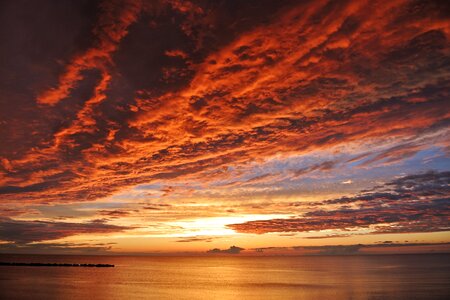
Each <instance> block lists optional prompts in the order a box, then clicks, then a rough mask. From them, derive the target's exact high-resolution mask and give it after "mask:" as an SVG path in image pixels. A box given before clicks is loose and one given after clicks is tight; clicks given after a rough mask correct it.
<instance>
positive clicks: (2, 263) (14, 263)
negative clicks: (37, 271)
mask: <svg viewBox="0 0 450 300" xmlns="http://www.w3.org/2000/svg"><path fill="white" fill-rule="evenodd" d="M0 266H11V267H88V268H114V265H110V264H57V263H19V262H0Z"/></svg>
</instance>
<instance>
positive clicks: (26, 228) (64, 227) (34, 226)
mask: <svg viewBox="0 0 450 300" xmlns="http://www.w3.org/2000/svg"><path fill="white" fill-rule="evenodd" d="M128 229H132V228H131V227H126V226H117V225H110V224H106V223H105V222H104V221H103V220H94V221H90V222H85V223H68V222H48V221H19V220H13V219H10V218H0V240H1V241H9V242H14V243H16V244H28V243H32V242H40V241H47V240H56V239H61V238H64V237H68V236H72V235H78V234H108V233H114V232H120V231H124V230H128Z"/></svg>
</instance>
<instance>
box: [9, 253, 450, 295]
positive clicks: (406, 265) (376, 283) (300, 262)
mask: <svg viewBox="0 0 450 300" xmlns="http://www.w3.org/2000/svg"><path fill="white" fill-rule="evenodd" d="M0 261H15V262H56V263H111V264H115V265H116V267H115V268H78V267H1V266H0V299H2V300H3V299H338V300H339V299H450V255H437V254H436V255H380V256H314V257H305V256H303V257H235V256H229V257H130V256H127V257H124V256H121V257H119V256H114V257H110V256H31V255H29V256H28V255H17V256H13V255H0Z"/></svg>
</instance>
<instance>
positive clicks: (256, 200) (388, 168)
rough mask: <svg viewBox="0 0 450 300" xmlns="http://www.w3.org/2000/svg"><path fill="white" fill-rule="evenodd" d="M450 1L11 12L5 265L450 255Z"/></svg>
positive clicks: (2, 17)
mask: <svg viewBox="0 0 450 300" xmlns="http://www.w3.org/2000/svg"><path fill="white" fill-rule="evenodd" d="M449 16H450V5H449V2H448V1H429V0H426V1H425V0H423V1H419V0H418V1H409V0H408V1H402V0H395V1H364V0H355V1H351V0H347V1H326V0H314V1H294V0H292V1H290V0H278V1H271V0H270V1H269V0H248V1H234V0H219V1H213V0H209V1H208V0H198V1H181V0H155V1H150V0H148V1H146V0H142V1H140V0H111V1H91V0H77V1H57V0H43V1H24V0H14V1H12V0H10V1H2V2H1V4H0V41H1V44H2V47H1V48H0V53H1V55H0V56H1V60H0V101H1V102H0V105H1V109H0V136H1V139H0V157H1V158H0V252H3V253H47V254H64V253H81V254H130V253H133V254H148V255H179V254H191V255H221V254H223V255H228V254H235V255H275V254H277V255H278V254H279V255H302V254H378V253H429V252H450V186H449V184H450V156H449V155H450V139H449V129H450V126H449V124H450V101H449V96H450V95H449V94H450V43H449V39H450V19H449Z"/></svg>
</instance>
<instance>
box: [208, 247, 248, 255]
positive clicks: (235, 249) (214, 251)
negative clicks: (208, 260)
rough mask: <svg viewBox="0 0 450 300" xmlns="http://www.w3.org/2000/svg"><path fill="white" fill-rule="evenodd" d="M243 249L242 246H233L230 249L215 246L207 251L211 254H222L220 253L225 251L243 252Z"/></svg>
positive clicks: (232, 252)
mask: <svg viewBox="0 0 450 300" xmlns="http://www.w3.org/2000/svg"><path fill="white" fill-rule="evenodd" d="M242 250H245V249H244V248H240V247H236V246H231V247H230V248H228V249H225V250H221V249H219V248H214V249H211V250H208V251H207V253H211V254H220V253H224V254H239V253H241V251H242Z"/></svg>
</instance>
